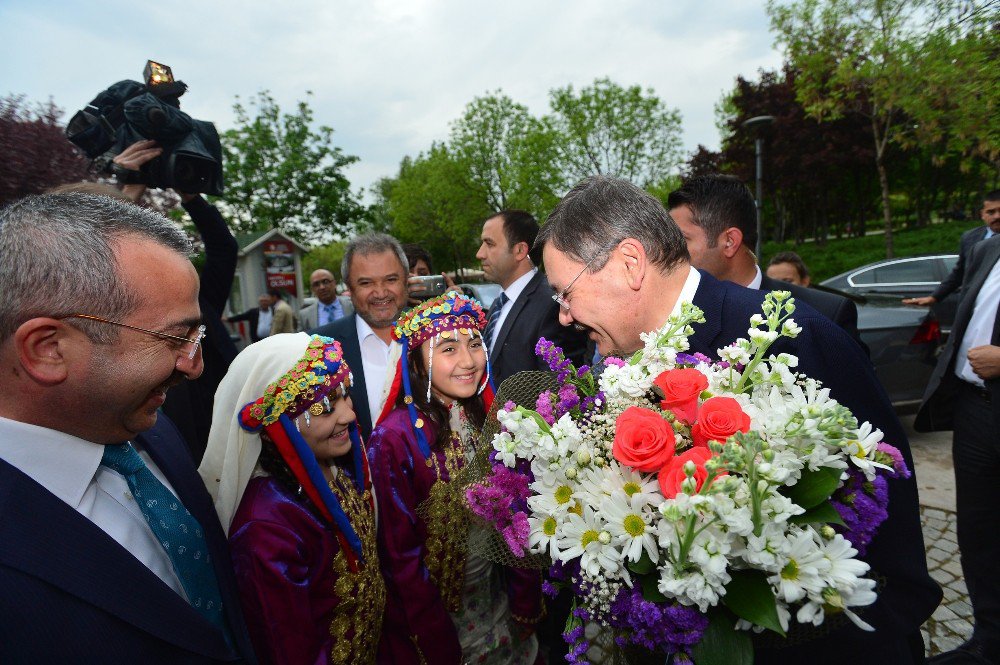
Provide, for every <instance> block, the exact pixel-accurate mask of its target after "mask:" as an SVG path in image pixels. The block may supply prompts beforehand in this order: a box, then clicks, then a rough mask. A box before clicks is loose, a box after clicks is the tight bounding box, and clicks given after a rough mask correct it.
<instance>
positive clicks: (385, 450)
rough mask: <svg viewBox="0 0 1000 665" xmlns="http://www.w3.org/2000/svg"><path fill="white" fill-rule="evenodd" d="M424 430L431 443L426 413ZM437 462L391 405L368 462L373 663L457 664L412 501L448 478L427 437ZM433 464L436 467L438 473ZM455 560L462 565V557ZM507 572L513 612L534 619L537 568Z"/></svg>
mask: <svg viewBox="0 0 1000 665" xmlns="http://www.w3.org/2000/svg"><path fill="white" fill-rule="evenodd" d="M423 419H424V420H426V421H427V423H426V425H425V427H424V433H425V435H426V436H427V440H428V441H431V442H433V441H434V440H435V438H436V436H437V428H436V427H435V426H434V424H433V423H432V422H430V419H429V418H427V417H426V416H423ZM431 453H432V455H434V456H435V458H436V460H434V461H432V462H433V463H432V464H431V465H430V466H428V464H427V462H426V461H425V459H424V457H423V455H422V454H421V452H420V449H419V448H418V446H417V440H416V436H415V435H414V433H413V425H412V424H411V423H410V417H409V414H408V413H407V411H406V409H403V408H397V409H395V410H394V411H392V412H391V413H390V414H389V415H388V416H386V418H385V419H384V420H383V421H382V422H381V423H380V424H379V425H378V426H377V427H376V428H375V430H374V431H373V432H372V436H371V440H370V447H369V453H368V455H369V460H370V464H371V474H372V484H373V486H374V487H375V492H376V494H377V496H378V497H379V502H378V503H379V505H378V510H379V527H380V528H379V538H378V546H379V560H380V562H381V566H382V571H383V576H384V578H385V585H386V609H385V621H384V623H383V627H382V639H381V642H380V644H379V649H378V662H379V663H385V664H386V665H389V664H390V663H391V664H393V665H411V664H413V665H416V664H418V663H421V662H426V663H429V664H431V665H434V664H437V663H442V664H450V663H460V662H462V650H461V647H460V645H459V637H458V634H457V631H456V628H455V625H454V623H453V620H452V616H451V614H450V613H449V611H448V609H447V608H446V603H445V600H444V598H443V596H442V593H441V590H440V589H439V588H438V585H437V584H436V583H435V582H434V580H433V579H432V578H431V572H430V570H429V568H428V565H427V557H428V525H427V522H426V520H424V518H423V517H421V516H420V515H419V514H418V512H417V507H418V506H419V505H420V504H421V503H422V502H424V501H425V500H426V499H427V498H428V496H430V494H431V490H432V487H433V486H434V484H435V483H436V482H437V481H438V473H442V476H441V479H442V480H443V481H446V480H447V479H448V478H447V474H446V473H445V471H444V470H445V469H446V467H447V466H448V465H447V463H446V462H447V460H446V459H445V458H446V453H445V452H444V451H443V450H442V449H441V447H440V446H438V445H436V444H434V443H432V444H431ZM436 469H438V471H436ZM460 565H461V566H463V568H464V566H465V557H464V555H463V557H462V559H461V561H460ZM506 572H507V579H508V583H507V596H508V598H509V604H510V610H511V614H512V616H513V617H514V618H515V619H516V620H518V621H524V622H525V623H533V622H535V621H537V620H538V618H539V615H540V613H541V607H542V605H541V602H542V601H541V579H540V576H539V575H538V573H537V572H536V571H514V570H508V571H506Z"/></svg>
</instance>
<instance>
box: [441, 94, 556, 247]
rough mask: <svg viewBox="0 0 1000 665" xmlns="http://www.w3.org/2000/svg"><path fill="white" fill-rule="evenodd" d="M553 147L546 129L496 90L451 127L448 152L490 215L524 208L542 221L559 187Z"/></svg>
mask: <svg viewBox="0 0 1000 665" xmlns="http://www.w3.org/2000/svg"><path fill="white" fill-rule="evenodd" d="M555 142H556V135H555V134H554V133H553V131H552V129H551V128H550V127H549V126H548V125H547V124H546V123H544V122H542V121H540V120H539V119H537V118H535V117H534V116H532V115H531V114H530V113H529V112H528V109H527V108H526V107H525V106H523V105H521V104H517V103H515V102H514V100H512V99H511V98H510V97H508V96H507V95H505V94H503V93H502V92H501V91H499V90H498V91H496V92H495V93H492V94H489V95H487V96H485V97H477V98H475V99H473V100H472V101H471V102H470V103H469V104H468V106H466V107H465V112H464V113H463V114H462V117H461V118H459V119H458V120H456V121H455V122H454V123H453V124H452V129H451V137H450V141H449V144H448V149H449V150H450V151H451V152H452V153H454V156H455V158H456V159H458V160H460V161H461V162H462V163H463V164H464V165H465V167H466V168H467V169H468V181H469V182H470V184H471V185H472V186H473V187H475V188H476V190H477V191H478V195H479V197H480V198H481V199H482V200H483V201H484V202H485V203H486V205H487V206H488V207H489V209H490V210H492V211H494V212H498V211H500V210H503V209H506V208H523V209H525V210H528V211H530V212H532V213H534V214H535V215H536V216H540V215H542V214H546V213H548V211H549V210H551V209H552V208H553V207H554V206H555V204H556V202H557V201H558V200H559V193H560V192H561V190H562V186H563V183H562V180H561V178H560V177H559V172H558V169H557V166H556V162H557V154H556V144H555ZM477 234H478V232H477Z"/></svg>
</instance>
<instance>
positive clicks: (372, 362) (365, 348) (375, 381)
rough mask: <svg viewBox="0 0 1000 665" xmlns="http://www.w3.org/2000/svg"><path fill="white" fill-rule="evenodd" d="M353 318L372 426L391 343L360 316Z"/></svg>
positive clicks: (377, 413) (353, 370)
mask: <svg viewBox="0 0 1000 665" xmlns="http://www.w3.org/2000/svg"><path fill="white" fill-rule="evenodd" d="M354 320H355V321H356V326H357V330H358V343H359V345H360V346H361V371H362V372H364V375H365V391H366V392H367V393H368V394H367V395H366V397H367V398H368V409H369V413H371V414H372V427H374V426H375V422H376V421H377V420H378V417H379V414H380V413H381V410H382V393H383V389H384V387H385V383H386V380H385V379H386V372H387V371H388V368H389V352H390V349H391V346H392V345H389V344H386V343H385V342H383V341H382V339H381V338H380V337H379V336H378V335H376V334H375V331H374V330H372V328H371V326H369V325H368V323H367V322H366V321H365V320H364V319H362V318H361V317H360V316H356V317H354ZM395 346H399V345H398V344H396V345H395ZM351 371H352V372H356V371H357V369H355V368H351Z"/></svg>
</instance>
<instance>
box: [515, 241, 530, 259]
mask: <svg viewBox="0 0 1000 665" xmlns="http://www.w3.org/2000/svg"><path fill="white" fill-rule="evenodd" d="M530 251H531V246H530V245H528V243H526V242H525V241H523V240H522V241H521V242H517V243H514V246H513V247H512V248H511V250H510V253H511V254H513V255H514V258H515V259H517V260H518V261H523V260H524V259H525V257H526V256H528V253H529V252H530Z"/></svg>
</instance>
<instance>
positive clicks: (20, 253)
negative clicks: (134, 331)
mask: <svg viewBox="0 0 1000 665" xmlns="http://www.w3.org/2000/svg"><path fill="white" fill-rule="evenodd" d="M129 235H132V236H139V237H141V238H143V239H147V240H152V241H154V242H156V243H158V244H160V245H163V246H164V247H167V248H168V249H171V250H173V251H175V252H177V253H178V254H181V255H183V256H184V257H185V258H186V257H188V256H190V254H191V241H190V240H188V238H187V236H186V235H184V233H183V232H182V231H181V230H180V229H178V228H177V227H176V226H174V224H173V223H171V222H170V221H169V220H167V219H166V218H165V217H163V216H162V215H160V214H158V213H155V212H152V211H150V210H145V209H143V208H140V207H139V206H136V205H133V204H131V203H125V202H123V201H117V200H115V199H112V198H109V197H107V196H99V195H95V194H79V193H72V194H44V195H42V196H30V197H28V198H25V199H22V200H20V201H18V202H16V203H13V204H11V205H9V206H7V207H6V208H4V209H3V210H0V257H2V259H0V293H2V294H3V297H2V298H0V343H2V342H5V341H6V340H7V339H8V338H9V337H10V336H11V335H13V334H14V331H16V330H17V329H18V327H19V326H20V325H21V324H22V323H24V322H25V321H29V320H31V319H33V318H37V317H42V316H47V317H52V318H61V317H65V316H68V315H70V314H91V315H94V316H100V317H102V318H106V319H110V320H112V321H121V320H122V319H124V318H126V316H127V315H128V314H130V313H131V312H132V311H134V309H135V308H136V307H138V305H139V302H138V299H137V297H136V295H135V293H134V292H133V290H132V289H131V287H130V285H129V284H125V283H123V282H122V280H121V274H120V272H119V270H118V262H117V261H116V259H115V253H114V248H115V246H116V245H117V244H118V242H120V241H121V239H122V238H123V237H125V236H129ZM164 287H165V288H169V285H164ZM70 321H72V323H73V325H74V326H77V327H78V328H80V329H81V330H83V331H84V332H85V333H86V334H87V335H88V336H89V337H90V338H91V339H93V340H94V341H95V342H98V343H110V342H113V341H114V340H115V339H117V336H118V329H117V327H116V326H108V325H102V324H99V323H92V322H88V321H85V320H83V319H70Z"/></svg>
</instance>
